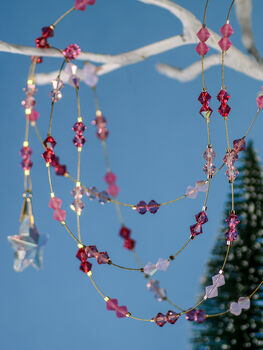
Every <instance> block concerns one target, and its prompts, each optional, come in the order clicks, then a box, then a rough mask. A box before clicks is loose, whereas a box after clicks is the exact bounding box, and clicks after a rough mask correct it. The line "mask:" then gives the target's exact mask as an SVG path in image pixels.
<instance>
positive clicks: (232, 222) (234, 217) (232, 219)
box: [226, 214, 240, 229]
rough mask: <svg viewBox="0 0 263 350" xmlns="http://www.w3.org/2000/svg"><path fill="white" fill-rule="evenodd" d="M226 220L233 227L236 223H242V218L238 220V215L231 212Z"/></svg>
mask: <svg viewBox="0 0 263 350" xmlns="http://www.w3.org/2000/svg"><path fill="white" fill-rule="evenodd" d="M226 222H227V224H228V226H229V227H230V228H231V229H235V228H236V225H238V224H239V223H240V220H238V217H237V215H235V214H230V215H229V217H228V218H227V219H226Z"/></svg>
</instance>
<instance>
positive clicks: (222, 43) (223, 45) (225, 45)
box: [218, 38, 232, 51]
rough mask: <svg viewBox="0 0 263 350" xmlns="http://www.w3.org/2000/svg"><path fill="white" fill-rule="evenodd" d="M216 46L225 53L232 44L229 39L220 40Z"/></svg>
mask: <svg viewBox="0 0 263 350" xmlns="http://www.w3.org/2000/svg"><path fill="white" fill-rule="evenodd" d="M218 45H219V46H220V48H221V50H222V51H227V50H228V49H230V47H231V46H232V43H231V41H230V39H228V38H222V39H221V40H219V42H218Z"/></svg>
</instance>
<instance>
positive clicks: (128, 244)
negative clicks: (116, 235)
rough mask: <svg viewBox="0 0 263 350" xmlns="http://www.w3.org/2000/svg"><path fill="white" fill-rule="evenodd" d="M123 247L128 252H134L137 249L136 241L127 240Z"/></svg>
mask: <svg viewBox="0 0 263 350" xmlns="http://www.w3.org/2000/svg"><path fill="white" fill-rule="evenodd" d="M123 246H124V248H126V249H128V250H132V249H133V248H134V247H135V240H134V239H131V238H127V239H125V241H124V244H123Z"/></svg>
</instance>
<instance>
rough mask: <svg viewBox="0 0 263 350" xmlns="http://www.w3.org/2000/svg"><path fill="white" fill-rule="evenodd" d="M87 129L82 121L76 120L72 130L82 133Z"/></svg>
mask: <svg viewBox="0 0 263 350" xmlns="http://www.w3.org/2000/svg"><path fill="white" fill-rule="evenodd" d="M86 129H87V127H86V126H85V125H84V124H83V123H82V122H76V123H75V124H74V125H73V127H72V130H74V131H75V133H76V134H78V135H82V134H83V133H84V131H85V130H86Z"/></svg>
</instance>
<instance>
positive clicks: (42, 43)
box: [35, 36, 49, 49]
mask: <svg viewBox="0 0 263 350" xmlns="http://www.w3.org/2000/svg"><path fill="white" fill-rule="evenodd" d="M35 42H36V46H37V47H38V48H40V49H48V48H49V44H48V42H47V38H44V37H43V36H41V37H40V38H37V39H36V40H35Z"/></svg>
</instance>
